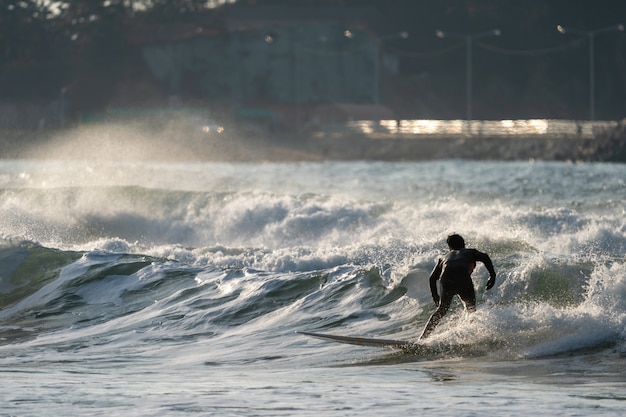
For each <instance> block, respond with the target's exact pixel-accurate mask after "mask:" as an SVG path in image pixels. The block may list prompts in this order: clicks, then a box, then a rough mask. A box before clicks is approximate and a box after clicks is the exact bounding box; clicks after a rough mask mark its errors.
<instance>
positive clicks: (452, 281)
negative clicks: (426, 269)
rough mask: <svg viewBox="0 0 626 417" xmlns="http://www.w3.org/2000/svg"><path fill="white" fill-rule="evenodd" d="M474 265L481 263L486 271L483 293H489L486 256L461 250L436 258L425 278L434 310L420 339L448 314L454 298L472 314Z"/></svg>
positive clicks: (492, 272)
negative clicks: (439, 288)
mask: <svg viewBox="0 0 626 417" xmlns="http://www.w3.org/2000/svg"><path fill="white" fill-rule="evenodd" d="M476 261H479V262H482V263H484V264H485V267H486V268H487V270H488V271H489V276H490V279H489V281H488V282H487V289H490V288H491V287H493V284H494V282H495V277H496V272H495V270H494V268H493V263H492V262H491V258H489V255H487V254H486V253H483V252H480V251H478V250H476V249H465V248H463V249H458V250H450V252H449V253H448V254H447V255H446V256H444V257H441V258H439V260H438V261H437V264H436V265H435V268H434V269H433V272H432V273H431V274H430V278H429V281H430V292H431V293H432V296H433V300H434V301H435V304H436V305H437V310H436V311H435V312H434V313H433V315H432V316H431V317H430V320H429V321H428V324H426V327H425V328H424V332H423V333H422V336H421V338H426V337H428V335H430V333H431V332H432V331H433V330H434V329H435V327H436V326H437V324H438V323H439V321H440V320H441V318H442V317H443V316H445V315H446V313H447V312H448V309H449V308H450V303H452V299H453V298H454V296H455V295H458V296H459V297H460V298H461V300H462V301H463V303H464V304H465V308H466V309H467V311H469V312H474V311H476V293H475V292H474V284H473V282H472V278H471V274H472V272H473V271H474V268H475V267H476ZM437 280H441V299H440V298H439V294H438V293H437Z"/></svg>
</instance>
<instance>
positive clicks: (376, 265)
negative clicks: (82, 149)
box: [0, 161, 626, 364]
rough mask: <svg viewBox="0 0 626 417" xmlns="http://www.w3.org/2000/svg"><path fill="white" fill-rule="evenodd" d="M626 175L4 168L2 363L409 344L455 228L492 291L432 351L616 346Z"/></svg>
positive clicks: (479, 279) (625, 246)
mask: <svg viewBox="0 0 626 417" xmlns="http://www.w3.org/2000/svg"><path fill="white" fill-rule="evenodd" d="M625 178H626V167H625V166H622V165H608V164H580V165H574V164H564V163H497V162H491V163H485V162H481V163H477V162H467V161H443V162H432V163H393V164H391V163H381V162H374V163H372V162H354V163H338V162H334V163H298V164H258V163H249V164H247V163H246V164H243V163H242V164H219V163H211V164H185V165H183V164H181V165H176V164H149V163H142V164H131V163H102V162H101V163H90V162H71V163H68V162H62V163H61V162H41V161H39V162H33V161H2V162H0V293H1V294H2V298H1V299H0V352H4V353H2V357H4V358H5V359H4V360H8V359H6V358H10V357H11V355H14V354H16V352H22V353H21V354H22V355H23V354H24V353H23V352H24V351H25V349H26V351H28V352H40V351H41V350H42V349H43V350H45V351H46V352H48V353H49V349H50V347H53V348H54V351H55V352H57V353H56V354H57V355H59V360H62V358H63V357H64V356H63V355H64V352H68V351H71V352H74V353H76V352H85V354H88V355H91V356H93V355H96V356H97V355H103V354H104V352H111V351H114V352H115V355H116V357H125V356H135V355H143V354H145V355H148V354H149V355H159V356H162V357H168V358H170V359H172V358H174V359H175V360H177V361H200V362H203V363H205V364H219V363H228V362H233V363H239V362H242V361H245V362H246V363H247V362H250V361H255V360H259V361H266V360H268V359H274V360H276V359H283V360H286V359H285V357H291V358H292V359H291V360H306V359H304V358H303V355H304V353H303V352H308V350H307V348H306V346H307V344H306V341H303V340H302V339H303V337H302V336H298V335H295V334H294V331H297V330H308V331H318V332H326V333H329V332H331V333H338V334H352V335H364V336H365V335H367V336H378V337H389V336H393V337H394V338H404V339H416V338H417V336H418V335H419V334H420V333H421V329H422V327H423V325H424V323H425V321H426V320H427V318H428V316H429V314H430V313H432V310H433V305H432V301H431V300H430V294H429V290H428V283H427V278H428V275H429V273H430V270H431V268H432V267H433V265H434V262H435V260H436V258H437V257H438V256H440V255H441V254H442V253H444V251H445V249H446V248H445V238H446V236H447V234H449V233H452V232H457V233H460V234H462V235H463V236H464V237H465V238H466V241H467V242H468V246H471V247H476V248H479V249H481V250H483V251H486V252H488V253H489V254H490V255H491V256H492V258H493V260H494V264H495V266H496V270H497V272H498V279H497V285H496V287H495V288H494V289H492V290H490V291H484V289H483V288H484V284H485V282H486V279H487V273H486V271H485V269H484V267H479V268H477V270H476V272H475V273H474V282H475V286H476V289H477V295H478V298H479V310H478V312H477V314H474V315H471V316H466V315H465V314H464V313H463V311H462V309H461V308H454V309H453V310H452V312H451V313H450V315H449V317H447V318H446V319H445V320H444V321H443V322H442V324H441V325H440V326H439V327H438V328H437V330H436V332H435V334H434V335H433V337H432V339H431V340H429V342H428V344H429V345H432V346H433V348H434V349H435V351H436V355H434V356H433V358H440V357H442V355H443V357H449V356H468V357H484V356H486V357H489V358H508V359H510V358H537V357H546V356H553V355H562V354H587V353H589V352H597V351H602V350H605V349H609V350H612V351H615V350H617V351H619V352H624V351H626V345H625V340H626V334H625V328H626V262H625V261H624V255H625V253H626V215H625V214H626V212H625V211H626V183H625V180H624V179H625ZM206 343H210V346H211V349H210V350H207V349H206V348H200V346H205V347H206V345H205V344H206ZM148 352H150V353H148ZM322 352H323V350H322ZM33 355H35V353H33ZM293 358H297V359H293Z"/></svg>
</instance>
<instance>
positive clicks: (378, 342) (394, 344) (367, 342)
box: [296, 332, 418, 351]
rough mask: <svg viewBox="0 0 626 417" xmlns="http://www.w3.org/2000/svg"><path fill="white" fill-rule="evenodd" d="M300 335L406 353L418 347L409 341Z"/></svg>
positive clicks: (313, 334) (318, 334)
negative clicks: (398, 350)
mask: <svg viewBox="0 0 626 417" xmlns="http://www.w3.org/2000/svg"><path fill="white" fill-rule="evenodd" d="M296 333H298V334H301V335H304V336H309V337H314V338H316V339H322V340H327V341H330V342H338V343H346V344H349V345H358V346H371V347H386V348H392V349H400V350H404V351H412V350H415V349H416V348H417V346H418V344H417V343H415V342H410V341H408V340H394V339H376V338H369V337H355V336H340V335H334V334H324V333H311V332H296Z"/></svg>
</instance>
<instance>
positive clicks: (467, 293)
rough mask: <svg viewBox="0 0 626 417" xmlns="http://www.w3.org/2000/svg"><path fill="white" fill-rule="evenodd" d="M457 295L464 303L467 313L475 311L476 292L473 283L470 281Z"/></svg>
mask: <svg viewBox="0 0 626 417" xmlns="http://www.w3.org/2000/svg"><path fill="white" fill-rule="evenodd" d="M459 297H461V301H463V304H465V310H466V311H467V312H468V313H474V312H475V311H476V292H475V291H474V285H473V284H471V283H470V285H468V286H467V287H465V288H463V289H462V290H461V291H459Z"/></svg>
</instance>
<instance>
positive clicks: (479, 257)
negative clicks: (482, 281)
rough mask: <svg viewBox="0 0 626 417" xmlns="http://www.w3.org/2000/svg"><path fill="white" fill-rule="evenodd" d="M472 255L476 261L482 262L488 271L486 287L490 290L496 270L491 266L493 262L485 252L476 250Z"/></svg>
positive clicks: (494, 280) (493, 283)
mask: <svg viewBox="0 0 626 417" xmlns="http://www.w3.org/2000/svg"><path fill="white" fill-rule="evenodd" d="M474 257H475V258H476V260H477V261H480V262H482V263H483V264H484V265H485V268H487V271H489V280H487V286H486V288H487V289H488V290H490V289H491V288H492V287H493V286H494V285H495V283H496V270H495V269H494V267H493V262H491V258H490V257H489V255H487V254H486V253H483V252H480V251H476V252H475V254H474Z"/></svg>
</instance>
